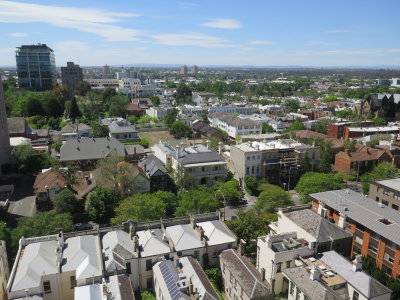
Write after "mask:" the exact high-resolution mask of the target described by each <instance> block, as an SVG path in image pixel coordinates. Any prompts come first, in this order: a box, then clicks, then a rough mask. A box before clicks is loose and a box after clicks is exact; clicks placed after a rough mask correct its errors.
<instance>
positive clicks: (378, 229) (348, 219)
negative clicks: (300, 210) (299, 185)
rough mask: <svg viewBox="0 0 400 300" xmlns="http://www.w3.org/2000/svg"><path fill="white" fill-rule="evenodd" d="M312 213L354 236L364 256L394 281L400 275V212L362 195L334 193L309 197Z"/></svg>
mask: <svg viewBox="0 0 400 300" xmlns="http://www.w3.org/2000/svg"><path fill="white" fill-rule="evenodd" d="M310 197H311V199H312V204H313V210H314V211H316V212H317V213H318V214H320V215H321V216H322V217H325V218H330V219H331V220H332V221H333V222H334V224H336V225H337V226H339V227H341V228H344V229H345V230H347V231H348V232H350V233H352V234H353V245H352V252H353V255H358V254H361V255H362V256H363V257H369V258H370V259H372V260H373V261H375V263H376V266H377V267H378V268H380V269H382V270H383V271H384V272H385V273H387V274H388V275H390V276H391V277H392V278H399V276H400V267H399V266H400V213H399V212H398V211H396V210H394V209H392V208H390V207H386V206H385V205H383V204H382V203H377V202H376V201H375V200H373V199H370V198H368V197H366V196H364V195H362V194H361V193H356V192H354V191H351V190H335V191H329V192H322V193H315V194H310Z"/></svg>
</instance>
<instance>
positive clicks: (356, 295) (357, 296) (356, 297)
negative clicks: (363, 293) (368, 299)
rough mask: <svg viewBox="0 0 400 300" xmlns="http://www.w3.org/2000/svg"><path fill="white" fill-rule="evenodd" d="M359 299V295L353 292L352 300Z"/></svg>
mask: <svg viewBox="0 0 400 300" xmlns="http://www.w3.org/2000/svg"><path fill="white" fill-rule="evenodd" d="M359 297H360V294H359V293H357V292H356V291H354V293H353V300H358V298H359Z"/></svg>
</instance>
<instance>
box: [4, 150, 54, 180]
mask: <svg viewBox="0 0 400 300" xmlns="http://www.w3.org/2000/svg"><path fill="white" fill-rule="evenodd" d="M11 155H12V157H13V162H14V169H15V170H16V171H17V172H19V173H21V174H35V173H37V172H39V171H40V170H41V169H47V168H50V167H51V166H52V165H54V164H55V163H57V162H58V160H57V159H55V158H53V157H51V156H50V155H48V154H45V153H37V152H35V151H34V150H33V149H32V148H31V147H30V146H28V145H21V146H17V147H14V149H13V150H12V152H11Z"/></svg>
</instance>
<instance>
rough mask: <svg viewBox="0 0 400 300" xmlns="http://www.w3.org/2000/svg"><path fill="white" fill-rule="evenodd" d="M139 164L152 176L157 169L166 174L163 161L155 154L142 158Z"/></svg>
mask: <svg viewBox="0 0 400 300" xmlns="http://www.w3.org/2000/svg"><path fill="white" fill-rule="evenodd" d="M140 164H141V165H142V167H143V169H144V170H145V171H146V173H147V174H149V176H153V175H154V174H155V173H156V172H157V171H161V172H162V173H164V174H166V175H167V174H168V171H167V169H165V167H164V164H163V162H162V161H161V160H160V159H158V158H157V157H155V156H149V157H146V158H145V159H143V160H142V161H141V162H140Z"/></svg>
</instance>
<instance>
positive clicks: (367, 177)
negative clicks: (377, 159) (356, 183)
mask: <svg viewBox="0 0 400 300" xmlns="http://www.w3.org/2000/svg"><path fill="white" fill-rule="evenodd" d="M399 175H400V172H399V171H398V169H397V168H396V167H395V166H394V165H392V164H391V163H388V162H381V163H379V164H377V165H376V166H375V167H374V168H373V169H372V170H371V171H370V172H367V173H365V174H364V175H362V176H361V177H360V179H361V181H362V182H363V185H362V189H363V193H364V194H368V192H369V182H371V181H375V180H378V179H385V178H393V177H397V176H399Z"/></svg>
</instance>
